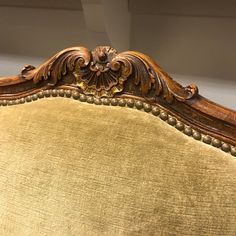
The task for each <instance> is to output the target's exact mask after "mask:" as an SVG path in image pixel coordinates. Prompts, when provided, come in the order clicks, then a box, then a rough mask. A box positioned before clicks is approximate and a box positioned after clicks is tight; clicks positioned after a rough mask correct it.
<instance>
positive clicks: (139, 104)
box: [135, 101, 143, 110]
mask: <svg viewBox="0 0 236 236" xmlns="http://www.w3.org/2000/svg"><path fill="white" fill-rule="evenodd" d="M135 107H136V108H137V109H138V110H141V109H142V108H143V102H141V101H136V102H135Z"/></svg>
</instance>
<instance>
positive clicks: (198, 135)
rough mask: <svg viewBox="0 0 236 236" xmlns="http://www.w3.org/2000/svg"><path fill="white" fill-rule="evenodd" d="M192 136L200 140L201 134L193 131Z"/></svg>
mask: <svg viewBox="0 0 236 236" xmlns="http://www.w3.org/2000/svg"><path fill="white" fill-rule="evenodd" d="M193 138H194V139H196V140H201V138H202V135H201V134H200V133H199V132H197V131H194V132H193Z"/></svg>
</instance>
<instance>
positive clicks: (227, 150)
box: [221, 143, 230, 152]
mask: <svg viewBox="0 0 236 236" xmlns="http://www.w3.org/2000/svg"><path fill="white" fill-rule="evenodd" d="M221 149H222V150H223V151H224V152H229V151H230V145H229V144H228V143H223V144H222V146H221Z"/></svg>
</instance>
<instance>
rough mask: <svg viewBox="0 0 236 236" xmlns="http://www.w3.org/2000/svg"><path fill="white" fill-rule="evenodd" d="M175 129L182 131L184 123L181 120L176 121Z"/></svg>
mask: <svg viewBox="0 0 236 236" xmlns="http://www.w3.org/2000/svg"><path fill="white" fill-rule="evenodd" d="M176 129H178V130H180V131H182V130H183V129H184V124H183V123H182V122H180V121H178V122H177V124H176Z"/></svg>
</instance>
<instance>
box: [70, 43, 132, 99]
mask: <svg viewBox="0 0 236 236" xmlns="http://www.w3.org/2000/svg"><path fill="white" fill-rule="evenodd" d="M131 73H132V68H131V65H130V63H129V62H128V61H127V60H121V61H118V60H117V52H116V51H115V50H114V49H113V48H111V47H97V48H96V49H95V50H93V51H92V59H91V62H90V64H89V65H88V66H87V67H84V68H78V69H77V70H75V72H74V75H75V76H76V78H77V81H78V87H80V88H81V89H82V90H83V92H84V93H85V94H90V95H94V96H96V97H112V96H113V95H114V94H115V93H118V92H121V91H122V90H123V86H124V82H125V81H126V80H127V79H128V77H129V76H130V74H131Z"/></svg>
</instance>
